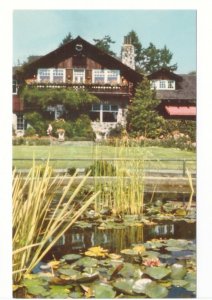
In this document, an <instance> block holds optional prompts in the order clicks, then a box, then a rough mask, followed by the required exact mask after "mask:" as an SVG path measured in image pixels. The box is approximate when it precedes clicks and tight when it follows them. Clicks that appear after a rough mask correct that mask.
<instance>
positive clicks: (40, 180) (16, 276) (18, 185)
mask: <svg viewBox="0 0 212 300" xmlns="http://www.w3.org/2000/svg"><path fill="white" fill-rule="evenodd" d="M51 174H52V169H51V168H50V166H49V163H48V162H47V164H46V166H45V167H44V168H43V166H35V164H34V163H33V166H32V168H31V170H30V171H29V173H28V174H27V176H26V177H23V176H22V175H21V174H16V173H15V172H14V173H13V194H12V196H13V241H12V242H13V281H14V283H17V282H19V281H20V280H21V278H22V276H23V274H24V273H30V272H31V271H32V269H33V268H34V267H35V266H36V265H37V264H38V262H39V261H41V259H42V258H43V257H44V255H45V254H46V253H47V252H48V251H49V250H50V249H51V248H52V247H53V245H54V244H55V243H56V242H57V240H58V239H59V238H60V237H61V236H62V235H63V234H64V232H65V231H66V230H68V229H69V228H70V227H71V226H72V225H73V224H74V222H76V220H77V219H78V218H79V217H80V216H81V215H82V214H83V212H84V211H85V210H86V209H87V208H88V206H89V205H90V204H91V203H92V202H93V201H94V199H95V198H96V197H97V196H98V192H96V193H94V194H93V195H92V196H90V197H89V198H88V199H87V200H86V201H85V202H84V204H83V205H82V207H81V208H80V209H79V210H76V209H75V205H74V199H75V198H76V196H77V194H78V193H79V191H80V189H81V188H82V186H83V185H84V184H85V182H86V179H87V177H88V176H89V173H88V174H87V175H86V176H85V177H84V178H83V179H82V181H81V182H80V183H79V184H78V186H76V187H75V188H74V191H73V193H72V194H71V196H70V197H69V198H68V200H66V198H67V194H68V192H69V191H70V188H71V187H72V186H73V182H74V179H75V176H76V174H75V175H73V177H71V178H70V181H69V182H68V184H67V186H66V187H65V188H64V190H63V193H62V196H61V197H60V199H59V200H58V203H57V206H56V208H55V209H53V207H52V201H53V199H54V197H55V193H56V191H58V190H62V188H63V185H64V184H63V183H64V180H65V179H66V178H65V176H63V177H55V178H53V179H52V177H51ZM52 209H53V214H52V215H51V217H48V216H49V213H50V211H51V210H52ZM67 221H68V222H67ZM52 237H53V238H52ZM51 238H52V240H51ZM50 240H51V242H50Z"/></svg>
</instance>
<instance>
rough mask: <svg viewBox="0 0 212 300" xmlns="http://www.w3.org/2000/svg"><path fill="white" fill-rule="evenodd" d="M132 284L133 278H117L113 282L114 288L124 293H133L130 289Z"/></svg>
mask: <svg viewBox="0 0 212 300" xmlns="http://www.w3.org/2000/svg"><path fill="white" fill-rule="evenodd" d="M133 284H134V280H132V279H128V280H126V279H121V280H117V281H116V282H115V283H113V286H114V288H115V289H116V290H117V291H119V292H121V293H123V294H125V295H133V294H134V293H133V291H132V287H133Z"/></svg>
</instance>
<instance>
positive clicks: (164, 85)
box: [159, 80, 166, 90]
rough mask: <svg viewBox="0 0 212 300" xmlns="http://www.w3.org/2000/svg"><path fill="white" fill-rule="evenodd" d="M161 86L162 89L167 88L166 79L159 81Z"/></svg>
mask: <svg viewBox="0 0 212 300" xmlns="http://www.w3.org/2000/svg"><path fill="white" fill-rule="evenodd" d="M159 88H160V90H164V89H165V88H166V80H160V81H159Z"/></svg>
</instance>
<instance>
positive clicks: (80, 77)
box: [73, 68, 85, 83]
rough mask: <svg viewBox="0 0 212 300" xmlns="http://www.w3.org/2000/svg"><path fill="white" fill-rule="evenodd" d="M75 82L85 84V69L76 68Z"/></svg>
mask: <svg viewBox="0 0 212 300" xmlns="http://www.w3.org/2000/svg"><path fill="white" fill-rule="evenodd" d="M73 82H74V83H84V82H85V69H81V68H76V69H74V70H73Z"/></svg>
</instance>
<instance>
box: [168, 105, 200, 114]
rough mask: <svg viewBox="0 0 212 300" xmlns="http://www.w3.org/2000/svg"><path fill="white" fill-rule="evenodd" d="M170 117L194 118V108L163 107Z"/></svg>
mask: <svg viewBox="0 0 212 300" xmlns="http://www.w3.org/2000/svg"><path fill="white" fill-rule="evenodd" d="M165 109H166V111H167V113H168V114H169V115H170V116H196V107H195V106H168V105H166V106H165Z"/></svg>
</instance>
